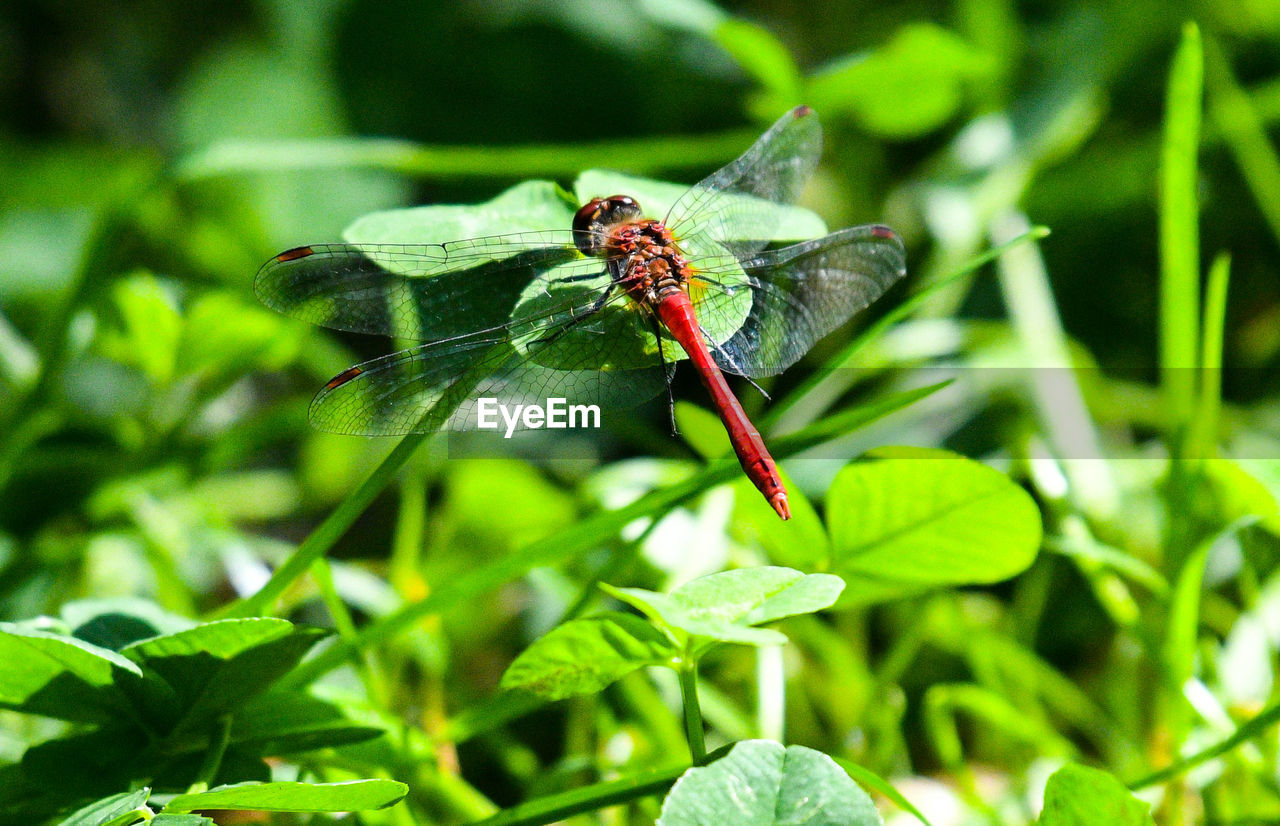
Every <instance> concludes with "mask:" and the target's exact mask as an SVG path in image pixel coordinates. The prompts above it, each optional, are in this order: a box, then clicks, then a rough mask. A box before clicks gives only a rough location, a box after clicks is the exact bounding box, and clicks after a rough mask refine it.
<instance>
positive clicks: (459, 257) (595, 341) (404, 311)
mask: <svg viewBox="0 0 1280 826" xmlns="http://www.w3.org/2000/svg"><path fill="white" fill-rule="evenodd" d="M821 151H822V129H821V126H820V125H819V121H818V117H817V115H816V114H815V113H814V112H813V110H812V109H810V108H809V107H807V106H800V107H796V108H795V109H792V110H791V111H789V112H787V113H786V114H785V115H783V116H782V117H781V118H780V119H779V120H778V121H777V122H776V123H774V124H773V126H772V127H770V128H769V129H768V131H766V132H765V133H764V135H762V136H761V137H760V138H759V139H758V140H757V141H756V142H755V143H754V144H753V145H752V146H751V147H750V148H748V149H747V150H746V152H744V153H743V154H742V155H741V156H740V157H738V158H737V159H736V160H734V161H733V162H731V163H730V164H728V165H727V166H725V167H723V168H722V169H720V170H719V171H717V172H714V173H712V174H711V175H710V176H708V177H707V178H705V179H703V180H702V181H701V182H700V183H698V184H696V185H694V186H692V187H690V188H689V189H688V190H687V191H686V192H685V193H684V194H683V195H681V196H680V197H678V198H677V199H676V200H675V202H674V204H673V205H672V206H671V207H670V209H669V210H668V211H667V212H666V214H665V216H663V217H661V218H655V217H652V216H650V215H648V214H647V213H646V212H645V211H644V209H643V207H642V205H641V204H640V203H639V202H638V201H637V200H636V199H635V198H633V197H631V196H628V195H611V196H602V197H594V198H592V199H591V200H589V201H587V202H586V203H585V204H583V205H582V206H581V208H580V209H578V210H577V212H576V214H575V215H574V218H573V220H572V223H571V225H570V226H566V227H564V228H562V229H553V230H538V231H524V232H515V233H508V234H502V235H493V236H487V237H479V238H470V239H463V240H457V241H451V242H447V243H442V244H386V243H368V244H361V243H332V244H312V245H309V246H303V247H295V248H293V249H290V250H287V251H285V252H282V253H280V254H279V255H277V256H275V257H274V258H272V259H271V260H269V261H267V262H266V263H265V264H264V265H263V266H262V268H261V269H260V270H259V272H258V274H257V277H256V280H255V291H256V293H257V295H258V297H259V299H260V300H261V301H262V302H263V303H264V304H266V305H267V306H269V307H272V308H274V309H276V310H278V311H280V312H283V313H285V314H287V315H291V316H295V317H298V318H301V319H304V320H306V321H309V322H312V323H314V324H319V325H322V326H325V327H328V328H331V329H336V330H343V331H349V332H357V333H370V334H380V335H389V336H395V337H400V338H405V337H408V338H410V339H412V340H415V341H417V342H418V343H416V344H414V345H413V346H411V347H408V348H407V349H402V350H399V351H397V352H393V353H390V354H388V355H384V356H381V357H379V358H375V359H372V360H370V361H366V362H364V363H362V364H358V365H355V366H353V367H349V368H347V369H346V370H343V371H342V372H340V373H338V374H337V375H336V376H334V377H333V379H331V380H330V381H329V382H328V383H327V384H326V385H325V386H324V387H323V388H322V389H321V390H320V391H319V392H318V393H317V394H316V396H315V398H314V400H313V401H312V403H311V407H310V414H309V415H310V419H311V422H312V424H313V425H314V426H316V427H317V428H319V429H321V430H325V431H330V432H335V433H349V434H364V435H403V434H408V433H424V432H425V433H430V432H436V431H441V430H470V429H476V428H477V426H478V424H479V422H478V419H479V414H478V411H479V408H480V405H479V404H478V402H480V401H481V400H484V399H488V400H491V401H490V405H491V406H490V408H489V409H490V410H492V409H493V408H492V404H493V403H494V402H497V403H500V404H506V405H514V404H533V403H537V402H539V401H542V402H545V400H547V399H549V398H552V397H558V398H561V399H568V400H570V401H571V402H573V403H576V404H584V405H585V404H595V405H597V406H598V407H597V409H600V408H603V409H606V410H609V409H619V408H625V407H627V406H630V405H634V404H638V403H640V402H642V401H645V400H648V399H650V398H653V397H654V396H656V395H658V394H659V393H661V392H662V391H663V389H664V388H665V389H666V392H667V398H668V403H669V405H672V410H673V409H674V408H673V405H674V401H673V399H672V391H671V382H672V378H673V376H674V374H675V369H676V366H677V364H678V363H679V362H680V361H688V362H689V364H690V365H691V366H692V368H693V370H694V371H696V373H697V375H698V377H699V379H700V380H701V383H702V384H703V386H704V387H705V388H706V390H707V392H708V394H709V395H710V398H711V402H712V404H713V405H714V407H715V409H716V411H717V413H718V414H719V416H720V419H721V420H722V421H723V423H724V426H725V429H726V431H727V433H728V435H729V439H730V442H731V443H732V446H733V449H734V452H735V453H736V455H737V457H738V460H739V463H740V464H741V465H742V468H743V471H744V473H745V474H746V476H747V477H748V478H749V479H750V480H751V481H752V483H753V484H754V485H755V487H756V488H757V489H758V490H759V491H760V493H761V494H762V495H763V496H764V498H765V499H766V500H767V501H768V503H769V505H770V506H771V507H772V508H773V509H774V511H776V512H777V514H778V516H779V517H781V518H782V519H783V520H786V519H788V518H790V516H791V511H790V506H789V504H788V501H787V492H786V489H785V487H784V486H783V483H782V480H781V478H780V476H779V473H778V468H777V464H776V462H775V461H774V459H773V457H772V456H771V455H770V454H769V451H768V448H767V447H766V446H765V444H764V440H763V439H762V438H761V436H760V433H759V431H758V430H757V429H756V427H755V426H754V425H753V424H752V423H751V421H750V419H749V418H748V417H747V415H746V413H745V412H744V411H743V408H742V405H741V403H740V402H739V401H738V399H737V397H736V396H735V395H734V393H733V391H732V390H731V388H730V386H729V384H728V381H727V380H726V378H725V374H730V375H734V376H739V377H742V378H744V379H745V380H746V381H748V382H749V383H751V384H752V385H754V386H755V387H756V388H757V389H759V385H758V384H757V383H756V379H759V378H762V377H765V376H771V375H775V374H777V373H780V372H782V371H783V370H785V369H786V368H788V367H790V366H791V365H792V364H794V363H795V362H796V361H798V360H799V359H800V358H801V356H803V355H804V354H805V353H806V352H807V351H808V350H809V349H810V348H811V347H812V346H813V345H814V343H815V342H817V341H818V340H819V339H821V338H823V337H824V336H826V335H828V334H829V333H831V332H832V331H833V330H835V329H836V328H837V327H839V326H841V325H842V324H844V323H845V322H846V321H848V320H849V319H850V318H851V317H852V316H853V315H854V314H855V313H857V312H859V311H860V310H863V309H865V308H866V307H867V306H868V305H870V304H871V303H872V302H873V301H875V300H876V299H877V298H879V297H880V296H881V295H882V294H883V293H884V292H885V291H886V290H888V289H889V288H890V287H891V286H892V285H893V284H894V283H895V282H896V281H898V280H899V279H900V278H902V277H903V275H905V273H906V256H905V251H904V247H903V243H902V240H901V238H900V237H899V236H898V235H897V233H895V232H894V231H893V230H892V229H890V228H888V227H886V226H883V225H879V224H873V225H865V226H858V227H851V228H848V229H842V230H839V231H837V232H833V233H831V234H829V235H827V236H825V237H822V238H816V239H811V240H803V241H798V242H797V243H792V244H790V245H788V246H778V245H777V244H776V243H774V241H775V235H776V234H777V233H778V232H779V230H780V224H781V222H782V221H783V218H782V215H783V214H784V208H785V207H787V206H788V205H790V204H792V203H793V202H794V201H795V199H796V198H797V197H798V195H799V194H800V191H801V189H802V188H803V187H804V185H805V183H806V182H807V181H808V180H809V178H810V177H811V176H812V174H813V171H814V169H815V167H816V166H817V163H818V159H819V155H820V154H821ZM783 240H790V241H795V240H796V239H794V238H790V239H783ZM761 392H763V391H761ZM672 422H673V424H672V426H673V430H674V413H673V417H672Z"/></svg>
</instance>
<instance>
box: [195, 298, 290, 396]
mask: <svg viewBox="0 0 1280 826" xmlns="http://www.w3.org/2000/svg"><path fill="white" fill-rule="evenodd" d="M301 344H302V339H301V337H300V336H299V335H298V334H297V325H294V324H292V323H291V322H289V321H288V320H286V319H284V318H281V317H280V315H278V314H277V313H273V312H270V311H268V310H266V309H265V308H263V307H262V306H260V305H258V304H256V303H254V304H250V303H249V302H248V301H247V300H245V299H243V298H241V297H240V296H238V295H236V294H233V293H227V292H211V293H205V294H204V295H201V296H200V297H198V298H196V299H195V301H193V302H192V303H191V305H190V306H189V307H188V309H187V312H186V323H185V324H184V325H183V328H182V339H181V341H180V342H179V343H178V354H177V366H178V370H179V371H180V372H181V373H195V374H208V375H227V376H233V375H234V376H238V375H240V374H242V373H244V372H247V371H248V370H251V369H266V370H271V369H280V368H283V367H285V366H286V365H288V364H290V363H291V362H293V361H294V360H295V359H296V358H297V356H298V353H299V350H300V349H301Z"/></svg>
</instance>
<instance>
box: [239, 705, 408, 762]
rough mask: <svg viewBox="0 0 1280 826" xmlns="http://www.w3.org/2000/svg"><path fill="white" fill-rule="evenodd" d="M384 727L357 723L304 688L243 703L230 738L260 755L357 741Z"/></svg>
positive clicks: (293, 752)
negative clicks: (303, 689) (304, 690)
mask: <svg viewBox="0 0 1280 826" xmlns="http://www.w3.org/2000/svg"><path fill="white" fill-rule="evenodd" d="M382 734H383V729H381V728H376V727H374V726H368V725H359V724H358V723H357V722H356V721H354V720H352V719H351V718H350V717H348V716H347V715H346V714H344V713H343V711H342V708H341V707H340V706H339V705H337V704H335V703H331V702H329V701H328V700H322V699H320V698H319V697H315V696H312V695H311V694H308V693H306V692H303V691H268V692H266V693H265V694H261V695H259V696H257V697H254V698H253V699H252V700H250V701H249V702H248V703H246V704H245V705H244V706H242V707H241V708H240V709H239V710H238V711H237V712H236V715H235V719H234V720H233V721H232V725H231V742H232V743H233V744H235V745H237V746H239V747H241V748H244V749H246V750H252V751H255V752H257V753H258V754H262V755H271V756H282V755H289V754H298V753H300V752H305V751H313V750H315V749H321V748H333V747H335V746H343V745H348V744H350V743H359V742H362V741H364V740H370V739H373V738H374V737H378V736H381V735H382Z"/></svg>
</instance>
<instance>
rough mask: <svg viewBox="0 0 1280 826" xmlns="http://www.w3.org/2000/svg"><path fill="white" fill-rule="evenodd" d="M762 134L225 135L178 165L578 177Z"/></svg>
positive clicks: (701, 155)
mask: <svg viewBox="0 0 1280 826" xmlns="http://www.w3.org/2000/svg"><path fill="white" fill-rule="evenodd" d="M755 135H756V132H755V131H754V130H752V131H744V130H739V129H733V130H729V131H724V132H714V133H711V134H709V135H693V136H669V137H666V136H664V137H655V138H624V139H612V140H600V141H588V142H579V143H568V144H534V145H528V146H507V147H498V146H440V145H436V146H432V145H429V144H417V143H412V142H409V141H401V140H386V139H370V138H332V139H310V140H277V141H268V140H255V141H224V142H223V143H219V144H215V145H214V146H211V147H209V148H208V149H204V150H201V151H199V152H196V153H195V154H192V155H189V156H187V157H186V158H184V159H182V161H181V162H180V163H179V164H178V168H177V177H178V180H179V181H181V182H184V183H185V182H191V181H199V180H202V179H205V178H211V177H218V176H222V175H243V174H245V173H251V172H280V171H287V170H300V169H381V170H386V171H389V172H395V173H397V174H400V175H405V176H408V177H413V178H448V177H463V178H475V177H500V178H527V177H530V176H536V175H544V176H545V175H559V176H567V177H571V176H574V175H577V174H578V172H579V171H581V170H583V169H591V168H593V167H600V166H606V167H607V166H610V165H611V164H614V163H616V159H617V158H628V159H630V160H629V162H628V165H629V166H630V167H631V171H632V172H635V173H637V174H649V173H652V172H656V171H658V170H665V169H689V168H697V167H707V166H714V165H717V164H720V163H722V162H723V161H724V160H725V159H727V158H732V157H733V156H734V155H736V154H737V153H739V152H741V151H742V148H743V147H744V146H746V145H747V144H749V143H751V141H752V140H753V139H754V137H755Z"/></svg>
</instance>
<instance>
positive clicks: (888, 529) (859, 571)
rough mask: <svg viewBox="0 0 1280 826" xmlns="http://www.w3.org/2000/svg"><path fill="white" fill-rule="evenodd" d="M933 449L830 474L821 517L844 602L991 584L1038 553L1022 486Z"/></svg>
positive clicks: (1032, 512) (1036, 528)
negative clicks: (843, 589) (921, 455)
mask: <svg viewBox="0 0 1280 826" xmlns="http://www.w3.org/2000/svg"><path fill="white" fill-rule="evenodd" d="M932 455H936V456H938V457H937V458H887V460H878V461H867V462H858V464H854V465H849V466H847V467H845V469H844V470H841V471H840V474H837V475H836V479H835V480H833V482H832V484H831V488H829V490H828V492H827V522H828V528H829V530H831V539H832V548H833V549H832V558H833V569H835V570H836V572H838V574H840V575H841V576H842V578H844V579H845V581H846V583H847V584H849V589H847V590H846V592H845V599H844V602H845V603H864V602H874V601H879V599H888V598H896V597H900V595H904V594H910V593H916V592H920V590H925V589H928V588H934V587H940V585H957V584H966V583H995V581H1000V580H1002V579H1007V578H1010V576H1014V575H1015V574H1018V572H1020V571H1023V570H1025V569H1027V567H1028V566H1029V565H1030V563H1032V561H1033V560H1034V558H1036V551H1037V549H1038V548H1039V542H1041V517H1039V511H1038V508H1037V507H1036V502H1034V501H1032V498H1030V496H1028V494H1027V492H1025V490H1023V489H1021V488H1020V487H1018V485H1016V484H1014V483H1012V482H1011V480H1010V479H1009V476H1006V475H1005V474H1002V473H1000V471H997V470H993V469H991V467H987V466H986V465H982V464H979V462H975V461H973V460H969V458H965V457H963V456H959V455H955V453H946V452H942V451H936V452H932Z"/></svg>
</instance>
